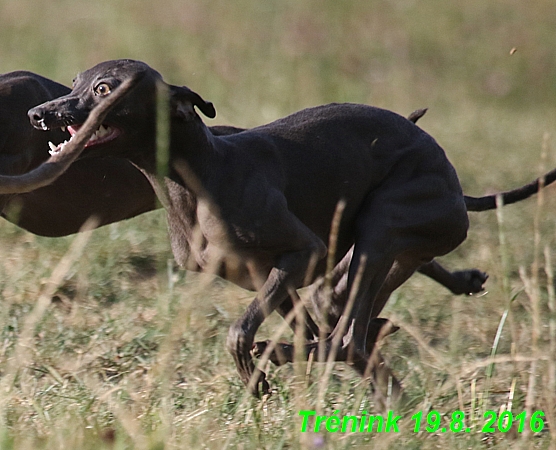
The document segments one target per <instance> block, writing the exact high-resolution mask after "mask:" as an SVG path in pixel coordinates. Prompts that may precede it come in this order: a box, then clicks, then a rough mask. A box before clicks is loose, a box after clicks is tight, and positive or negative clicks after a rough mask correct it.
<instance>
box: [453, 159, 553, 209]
mask: <svg viewBox="0 0 556 450" xmlns="http://www.w3.org/2000/svg"><path fill="white" fill-rule="evenodd" d="M554 181H556V169H553V170H551V171H550V172H548V173H546V174H544V175H543V176H542V177H540V178H537V179H536V180H535V181H533V182H531V183H529V184H526V185H524V186H521V187H519V188H517V189H512V190H511V191H506V192H501V193H500V194H493V195H487V196H485V197H469V196H468V195H465V196H464V198H465V206H466V207H467V211H488V210H490V209H496V197H498V196H501V197H502V203H503V204H504V205H510V204H512V203H517V202H520V201H521V200H525V199H526V198H529V197H531V196H532V195H535V194H536V193H537V192H538V191H539V189H541V188H543V187H545V186H548V185H549V184H551V183H553V182H554Z"/></svg>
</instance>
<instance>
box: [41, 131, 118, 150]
mask: <svg viewBox="0 0 556 450" xmlns="http://www.w3.org/2000/svg"><path fill="white" fill-rule="evenodd" d="M41 127H42V128H43V129H45V130H48V127H46V125H45V124H44V123H42V124H41ZM45 127H46V128H45ZM79 128H81V125H69V126H68V127H67V130H68V131H69V133H70V135H71V137H70V139H69V140H70V141H71V139H72V138H73V136H74V135H75V134H76V133H77V131H78V130H79ZM62 131H66V127H62ZM119 134H120V131H119V130H118V129H117V128H113V127H111V126H107V125H101V126H100V127H98V129H97V131H95V132H94V134H93V135H92V136H91V138H90V139H89V141H88V142H87V144H86V145H85V147H90V146H93V145H99V144H103V143H105V142H108V141H111V140H113V139H116V138H117V137H118V136H119ZM68 142H69V141H64V142H62V143H61V144H59V145H55V144H54V143H52V142H49V143H48V146H49V147H50V150H49V151H48V153H50V154H51V155H56V154H57V153H60V152H61V151H63V149H64V147H65V145H66V144H67V143H68Z"/></svg>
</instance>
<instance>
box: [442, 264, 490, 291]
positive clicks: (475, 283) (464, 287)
mask: <svg viewBox="0 0 556 450" xmlns="http://www.w3.org/2000/svg"><path fill="white" fill-rule="evenodd" d="M452 275H453V277H454V280H455V281H456V283H455V284H454V286H453V288H452V289H451V291H452V292H453V293H454V294H456V295H463V294H465V295H471V294H478V293H479V292H482V291H484V289H485V288H484V286H483V284H485V282H486V280H488V275H487V274H486V273H485V272H481V271H480V270H478V269H469V270H461V271H458V272H453V273H452Z"/></svg>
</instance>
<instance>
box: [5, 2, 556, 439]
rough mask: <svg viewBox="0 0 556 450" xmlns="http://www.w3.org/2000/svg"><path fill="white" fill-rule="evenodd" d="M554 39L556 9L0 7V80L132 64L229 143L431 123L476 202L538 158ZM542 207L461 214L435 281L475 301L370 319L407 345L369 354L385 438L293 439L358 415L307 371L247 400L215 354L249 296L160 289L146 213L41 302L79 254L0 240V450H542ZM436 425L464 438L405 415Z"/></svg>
mask: <svg viewBox="0 0 556 450" xmlns="http://www.w3.org/2000/svg"><path fill="white" fill-rule="evenodd" d="M555 21H556V14H555V7H554V2H553V1H552V0H538V1H536V2H535V4H534V5H529V4H526V3H522V2H516V1H513V0H502V1H499V2H482V1H479V0H474V1H473V0H470V1H467V2H458V3H454V2H443V1H440V0H425V1H421V2H417V1H413V0H403V1H396V2H392V1H389V0H379V1H376V2H365V1H362V0H361V1H348V2H337V1H335V0H326V1H315V0H301V1H290V0H288V1H275V0H272V1H265V2H256V1H253V0H239V1H236V2H225V1H223V0H210V1H201V0H187V1H182V2H178V1H177V0H162V1H159V2H147V1H137V0H135V1H131V0H119V1H117V2H108V1H104V0H103V1H100V2H96V3H94V4H91V3H90V2H85V1H83V0H77V1H76V0H73V1H71V2H70V1H67V0H58V1H55V2H50V3H49V4H48V6H45V7H41V8H39V7H37V4H36V2H31V1H29V0H17V1H15V0H0V29H1V30H2V32H1V33H2V46H1V48H0V72H6V71H10V70H16V69H28V70H33V71H35V72H38V73H41V74H42V75H45V76H49V77H51V78H54V79H56V80H57V81H60V82H64V83H66V84H69V83H70V82H71V79H72V77H73V76H74V75H75V73H76V72H77V71H79V70H83V69H85V68H87V67H90V66H92V65H93V64H95V63H97V62H99V61H101V60H106V59H111V58H120V57H131V58H136V59H141V60H144V61H146V62H148V63H149V64H151V65H152V66H153V67H155V68H157V69H158V70H159V71H160V72H161V73H162V74H163V75H164V77H165V78H166V79H167V80H168V81H170V82H173V83H182V84H187V85H189V86H190V87H191V88H193V89H195V90H196V91H198V92H200V93H201V94H202V95H203V97H205V98H207V99H209V100H211V101H213V102H214V103H215V105H216V108H217V110H218V114H219V118H218V123H227V124H233V125H237V126H252V125H256V124H260V123H262V122H265V121H269V120H272V119H275V118H277V117H279V116H282V115H284V114H287V113H289V112H292V111H295V110H297V109H300V108H303V107H306V106H310V105H314V104H320V103H324V102H328V101H354V102H361V103H369V104H374V105H377V106H382V107H386V108H388V109H392V110H395V111H398V112H400V113H401V114H407V113H409V112H410V111H412V110H414V109H416V108H420V107H424V106H428V107H429V108H430V111H429V113H428V114H427V116H425V118H423V119H422V121H421V125H422V127H423V128H424V129H426V130H427V131H428V132H430V133H431V134H432V135H433V136H435V138H436V139H437V140H438V141H439V142H440V143H441V145H442V146H443V147H444V148H445V149H446V151H447V153H448V155H449V157H450V159H451V160H452V162H453V163H454V165H455V167H456V168H457V169H458V173H459V175H460V178H461V181H462V184H463V186H464V189H465V191H466V192H467V193H469V194H472V195H480V194H482V193H484V192H487V191H491V192H495V191H498V190H501V189H504V188H509V187H513V186H516V185H518V184H521V183H523V182H525V181H528V180H530V179H531V178H532V177H534V176H536V175H538V174H539V173H541V172H542V170H541V167H540V166H541V165H544V167H545V168H549V167H553V166H554V165H555V163H556V158H555V156H554V149H555V148H556V146H555V145H554V136H555V131H554V123H556V120H555V119H556V107H555V106H554V105H556V83H554V80H555V78H556V66H555V64H556V62H555V61H556V54H555V52H556V50H555V48H554V46H553V45H552V43H553V42H554V41H555V38H556V36H555V33H556V32H555V30H556V23H555ZM513 47H515V48H517V51H516V52H515V53H514V54H513V55H510V50H511V49H512V48H513ZM547 132H548V133H550V134H549V135H547V136H546V137H545V133H547ZM541 155H544V156H541ZM555 207H556V195H555V192H554V189H551V188H549V189H547V190H546V192H545V195H544V196H543V197H540V198H539V200H537V201H535V200H532V201H529V202H528V203H526V204H520V205H514V206H508V207H505V208H504V209H502V210H500V211H499V213H498V215H497V214H495V213H480V214H473V215H472V216H471V229H470V232H469V238H468V240H467V241H466V243H464V244H463V245H462V246H461V247H460V248H459V249H457V250H456V251H455V252H453V253H452V254H451V255H449V256H447V257H446V258H443V262H444V263H445V264H446V265H448V266H449V267H452V268H465V267H479V268H481V269H482V270H485V271H487V272H488V273H489V274H490V279H489V281H488V284H487V287H488V293H486V294H485V295H484V296H477V297H470V298H463V297H454V296H452V295H450V294H449V293H448V292H447V291H446V290H444V289H443V288H442V287H439V286H438V285H435V284H434V283H433V282H432V281H430V280H427V279H425V278H424V277H421V276H419V275H416V276H414V277H413V278H412V279H411V280H409V282H408V283H406V284H405V285H404V286H403V287H402V288H401V289H400V290H399V291H397V292H396V293H395V295H394V296H393V297H392V299H391V301H390V302H389V304H388V306H387V309H386V310H385V312H384V316H386V317H389V318H391V319H393V320H394V321H395V323H396V324H397V325H399V326H400V327H401V330H400V331H398V332H397V333H396V334H394V335H392V336H390V337H389V338H388V339H387V340H386V342H385V344H384V346H383V349H382V350H383V353H384V354H385V355H386V356H387V358H388V359H389V361H390V363H391V364H392V366H393V367H394V369H395V371H396V373H397V374H399V375H400V376H401V378H402V379H403V383H404V385H405V386H406V389H407V392H408V395H409V396H410V398H411V399H412V401H413V406H412V409H411V410H410V411H408V412H404V414H403V416H404V420H403V422H401V424H400V431H401V432H400V433H399V434H396V433H388V434H386V433H384V434H381V435H363V434H360V433H353V434H350V433H327V432H324V433H321V434H319V435H315V434H313V433H304V434H303V433H300V432H299V429H300V425H301V420H300V417H299V416H298V415H297V413H298V411H299V410H300V409H319V410H321V411H323V413H324V414H332V413H333V412H334V411H336V410H339V411H340V412H341V413H342V414H343V413H345V414H361V412H362V411H369V412H373V411H374V410H375V409H374V405H373V404H372V402H371V401H370V398H371V397H370V395H369V391H368V388H367V386H366V384H365V383H364V382H362V381H361V380H360V379H359V378H358V377H357V376H355V375H354V374H353V373H352V371H351V370H350V369H349V368H347V367H345V366H344V365H342V364H336V365H335V366H334V368H333V370H332V371H331V372H330V379H329V381H328V387H327V389H326V390H324V389H323V388H322V386H323V385H322V384H321V381H320V380H321V379H322V378H321V377H322V375H323V373H324V370H325V369H324V367H323V366H322V365H319V364H317V363H314V364H310V365H307V364H305V363H297V364H295V365H293V366H292V365H286V366H283V367H280V368H275V367H272V366H270V367H268V374H269V380H270V382H271V384H272V386H273V387H274V388H275V393H274V394H273V395H272V396H271V397H270V398H268V399H265V400H264V401H257V400H254V399H251V398H250V397H248V396H246V394H245V390H244V388H243V386H242V385H241V383H240V382H239V379H238V377H237V375H236V372H235V368H234V366H233V363H232V361H231V358H230V357H229V355H228V354H227V352H226V350H225V345H224V341H225V336H226V332H227V327H228V326H229V325H230V323H231V322H232V321H233V320H234V319H235V318H237V317H238V316H239V314H240V313H241V312H242V310H243V308H244V307H245V306H246V305H247V304H248V303H249V301H250V299H251V296H252V295H251V294H250V293H247V292H245V291H242V290H240V289H238V288H235V287H233V286H231V285H229V284H227V283H224V282H222V281H220V280H212V279H208V280H207V279H206V277H203V276H200V275H198V274H193V273H186V272H183V271H178V270H177V269H176V268H175V267H174V265H173V263H172V256H171V252H170V250H169V245H168V241H167V237H166V232H165V220H164V215H163V213H162V212H161V211H157V212H153V213H149V214H146V215H143V216H141V217H139V218H136V219H133V220H130V221H128V222H126V223H120V224H116V225H113V226H109V227H106V228H103V229H100V230H96V231H94V232H93V233H92V234H91V235H90V237H89V242H88V243H87V244H86V247H85V249H84V252H83V253H82V255H81V256H80V257H74V262H73V263H72V264H70V265H69V266H67V267H66V268H65V270H64V271H62V272H63V273H62V272H61V273H62V274H63V275H64V276H63V277H62V278H61V279H59V280H58V281H57V282H56V283H55V284H54V285H53V284H52V283H49V280H52V279H53V277H54V275H53V274H54V273H55V269H54V268H55V267H57V266H58V264H59V262H60V261H61V260H62V258H63V257H64V255H71V254H72V253H71V252H72V250H70V247H71V246H73V245H74V244H73V242H74V238H73V237H69V238H63V239H44V238H38V237H35V236H33V235H30V234H28V233H26V232H24V231H21V230H17V229H16V228H15V227H13V226H12V225H10V224H8V223H6V222H3V223H1V224H0V240H1V245H0V291H1V292H2V300H3V308H2V309H1V310H0V371H1V373H2V378H1V380H0V448H2V449H4V448H6V449H24V448H36V449H43V448H44V449H50V448H56V449H63V448H67V449H76V448H79V449H89V448H90V449H93V448H94V449H102V448H105V449H127V448H138V449H142V448H145V449H147V448H148V449H162V448H223V447H225V448H238V449H243V448H245V449H247V448H268V449H270V448H334V449H336V448H351V447H356V448H357V447H359V448H368V447H369V446H370V445H372V447H373V448H409V449H412V448H415V449H417V448H440V447H442V448H456V449H457V448H462V449H463V448H508V447H512V448H533V447H534V448H556V447H555V444H554V442H556V439H554V437H553V433H554V431H553V430H554V429H556V424H555V420H556V416H555V410H554V404H555V403H556V397H555V395H556V390H555V384H556V381H555V379H556V375H555V366H556V361H555V348H556V347H555V346H556V325H555V323H556V322H555V321H556V319H555V316H554V314H555V312H554V311H555V300H554V280H553V261H554V250H553V249H554V239H555V236H556V235H555V231H556V227H555V215H554V211H555V210H556V208H555ZM75 245H77V244H75ZM53 286H54V287H55V291H54V294H53V295H51V294H50V293H48V289H51V288H52V287H53ZM45 293H46V294H48V295H47V296H46V297H43V299H44V298H46V299H47V301H46V302H43V301H41V300H38V299H40V298H41V294H45ZM49 299H51V300H52V301H51V302H50V303H49V302H48V300H49ZM42 306H46V307H45V308H44V309H41V308H42ZM281 324H282V321H281V320H280V319H279V318H275V317H272V318H271V319H270V320H269V321H268V323H265V325H264V326H263V328H262V330H261V333H260V336H261V337H264V336H273V335H274V334H275V332H276V330H277V329H278V328H279V327H280V326H281ZM286 339H293V336H292V335H291V334H290V335H287V336H286ZM535 409H542V410H543V411H544V412H545V413H546V420H547V423H548V424H549V425H547V427H545V429H544V430H543V432H541V433H537V434H531V433H525V432H523V433H516V432H515V430H514V431H510V432H508V433H500V432H495V433H482V432H481V428H482V425H483V424H484V423H485V419H484V418H483V414H484V411H486V410H495V411H497V412H500V411H503V410H511V411H512V412H513V413H514V414H518V413H520V412H522V411H525V410H527V411H532V410H535ZM431 410H437V411H440V412H441V413H442V414H443V415H444V418H443V421H444V422H443V423H444V424H448V421H449V418H450V416H451V414H452V413H453V412H454V411H456V410H462V411H464V412H465V414H466V417H467V418H468V420H467V423H468V426H470V427H471V429H472V432H470V433H459V434H457V433H451V432H446V433H441V432H435V433H427V432H421V433H418V434H416V433H413V426H414V422H413V421H411V420H410V419H409V418H410V417H411V415H412V414H413V413H415V412H418V411H423V412H424V413H427V412H428V411H431Z"/></svg>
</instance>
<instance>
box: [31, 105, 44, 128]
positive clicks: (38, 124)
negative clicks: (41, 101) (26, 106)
mask: <svg viewBox="0 0 556 450" xmlns="http://www.w3.org/2000/svg"><path fill="white" fill-rule="evenodd" d="M27 116H29V120H30V121H31V125H33V126H34V127H35V128H39V129H41V130H48V127H47V126H46V124H45V123H44V117H45V113H44V109H43V108H38V107H37V108H32V109H30V110H29V111H28V112H27Z"/></svg>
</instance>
